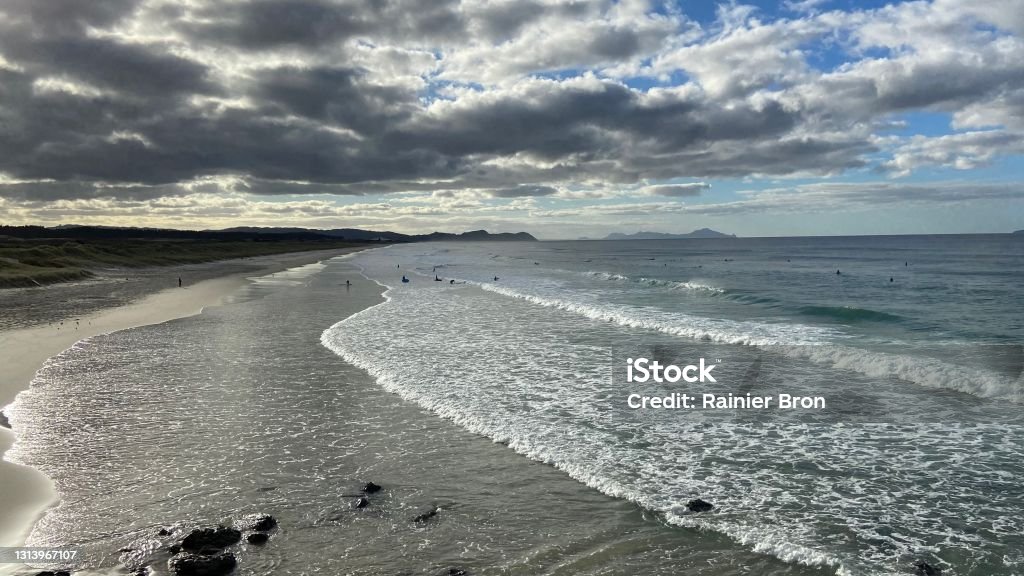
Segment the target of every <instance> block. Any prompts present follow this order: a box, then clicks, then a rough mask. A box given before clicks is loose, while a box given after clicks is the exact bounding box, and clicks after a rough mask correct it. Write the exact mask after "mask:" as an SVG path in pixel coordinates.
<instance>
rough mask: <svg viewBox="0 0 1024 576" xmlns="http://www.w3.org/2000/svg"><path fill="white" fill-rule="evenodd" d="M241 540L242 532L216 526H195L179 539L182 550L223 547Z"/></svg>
mask: <svg viewBox="0 0 1024 576" xmlns="http://www.w3.org/2000/svg"><path fill="white" fill-rule="evenodd" d="M241 540H242V533H241V532H239V531H238V530H235V529H234V528H228V527H226V526H217V527H216V528H196V529H195V530H193V531H191V532H189V533H188V536H185V539H184V540H182V541H181V547H182V549H184V550H202V549H203V548H225V547H227V546H231V545H232V544H235V543H237V542H239V541H241Z"/></svg>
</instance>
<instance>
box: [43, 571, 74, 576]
mask: <svg viewBox="0 0 1024 576" xmlns="http://www.w3.org/2000/svg"><path fill="white" fill-rule="evenodd" d="M36 576H71V572H68V571H67V570H57V571H56V572H51V571H50V570H44V571H42V572H39V573H37V574H36Z"/></svg>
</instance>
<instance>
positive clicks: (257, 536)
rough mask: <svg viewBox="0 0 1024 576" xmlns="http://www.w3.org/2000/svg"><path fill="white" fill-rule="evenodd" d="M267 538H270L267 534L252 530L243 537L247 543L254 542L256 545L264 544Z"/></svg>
mask: <svg viewBox="0 0 1024 576" xmlns="http://www.w3.org/2000/svg"><path fill="white" fill-rule="evenodd" d="M267 540H270V536H267V535H266V534H264V533H263V532H254V533H252V534H249V535H248V536H246V537H245V541H246V542H248V543H249V544H255V545H257V546H260V545H263V544H266V543H267Z"/></svg>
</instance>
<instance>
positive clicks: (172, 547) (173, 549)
mask: <svg viewBox="0 0 1024 576" xmlns="http://www.w3.org/2000/svg"><path fill="white" fill-rule="evenodd" d="M167 551H168V552H170V553H171V556H174V555H175V554H177V553H178V552H181V546H178V545H177V544H171V545H170V546H168V547H167Z"/></svg>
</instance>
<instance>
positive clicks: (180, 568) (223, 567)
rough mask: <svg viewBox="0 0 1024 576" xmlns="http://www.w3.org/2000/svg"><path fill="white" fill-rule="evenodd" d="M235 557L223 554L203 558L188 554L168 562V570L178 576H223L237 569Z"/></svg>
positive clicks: (230, 554) (226, 553)
mask: <svg viewBox="0 0 1024 576" xmlns="http://www.w3.org/2000/svg"><path fill="white" fill-rule="evenodd" d="M236 564H237V562H236V561H235V555H234V554H232V553H230V552H223V553H221V554H217V555H215V556H201V555H199V554H189V553H188V552H185V553H182V554H178V555H177V556H175V557H173V558H171V559H170V560H168V561H167V568H169V569H170V571H171V572H172V573H174V574H176V575H177V576H222V575H224V574H230V573H231V571H232V570H234V569H235V565H236Z"/></svg>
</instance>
